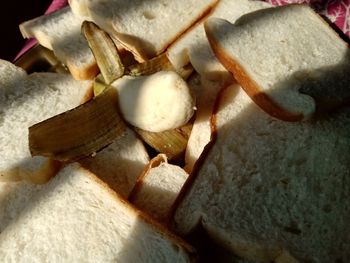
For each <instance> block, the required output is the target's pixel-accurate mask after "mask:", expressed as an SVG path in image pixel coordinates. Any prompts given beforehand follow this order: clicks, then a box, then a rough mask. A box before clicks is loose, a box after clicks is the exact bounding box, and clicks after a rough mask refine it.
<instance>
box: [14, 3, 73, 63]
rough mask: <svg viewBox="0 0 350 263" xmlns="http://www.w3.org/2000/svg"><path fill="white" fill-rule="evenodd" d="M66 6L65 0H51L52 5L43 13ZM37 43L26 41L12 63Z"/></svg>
mask: <svg viewBox="0 0 350 263" xmlns="http://www.w3.org/2000/svg"><path fill="white" fill-rule="evenodd" d="M67 4H68V1H67V0H53V1H52V3H51V4H50V5H49V7H48V8H47V10H46V11H45V15H47V14H50V13H52V12H55V11H57V10H58V9H61V8H62V7H65V6H66V5H67ZM37 43H38V41H37V40H36V39H34V38H30V39H28V40H27V41H26V43H25V44H24V46H23V48H22V49H21V50H20V51H19V52H18V54H17V55H16V57H15V59H14V60H13V61H14V62H15V61H16V60H18V59H19V58H20V57H21V56H23V55H24V54H25V53H26V52H27V51H28V50H29V49H31V48H32V47H34V46H35V45H36V44H37Z"/></svg>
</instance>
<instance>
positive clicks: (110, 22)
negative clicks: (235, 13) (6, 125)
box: [82, 0, 217, 59]
mask: <svg viewBox="0 0 350 263" xmlns="http://www.w3.org/2000/svg"><path fill="white" fill-rule="evenodd" d="M216 2H217V1H216V0H200V1H199V0H181V1H166V0H153V1H143V0H130V1H127V2H125V1H110V0H98V1H85V5H86V7H87V9H88V13H89V14H90V16H91V18H92V20H93V21H95V22H96V23H97V24H98V25H99V26H100V27H102V28H103V29H105V30H106V31H107V32H109V33H110V34H111V35H112V36H114V37H116V38H117V39H118V40H119V41H120V42H121V43H122V44H123V45H124V46H126V48H127V49H129V50H130V51H132V52H133V53H136V54H137V56H138V57H141V58H142V59H147V58H152V57H154V56H156V55H158V54H160V53H161V52H163V51H164V50H165V49H166V48H167V46H169V45H170V44H171V43H172V42H173V41H174V40H175V39H176V38H177V37H179V36H180V34H181V33H183V32H184V31H185V30H186V29H187V28H188V27H189V26H191V25H192V24H193V23H194V22H195V21H196V20H197V19H199V18H200V17H201V16H202V15H203V14H204V13H205V12H206V11H207V10H209V9H210V8H211V7H212V6H213V5H215V4H216ZM82 5H83V4H82Z"/></svg>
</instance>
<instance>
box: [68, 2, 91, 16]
mask: <svg viewBox="0 0 350 263" xmlns="http://www.w3.org/2000/svg"><path fill="white" fill-rule="evenodd" d="M68 3H69V5H70V8H71V9H72V12H73V14H74V15H76V16H78V17H85V18H86V19H87V20H89V17H90V15H89V9H88V8H87V6H86V0H68Z"/></svg>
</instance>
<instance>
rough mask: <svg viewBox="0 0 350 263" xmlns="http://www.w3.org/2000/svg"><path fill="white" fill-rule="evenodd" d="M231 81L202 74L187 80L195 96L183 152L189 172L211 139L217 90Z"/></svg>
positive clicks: (186, 168)
mask: <svg viewBox="0 0 350 263" xmlns="http://www.w3.org/2000/svg"><path fill="white" fill-rule="evenodd" d="M232 82H233V79H232V78H226V79H224V78H222V79H221V80H218V81H210V80H208V79H207V78H206V77H205V76H203V75H198V74H196V75H194V76H192V77H191V79H190V80H189V81H188V86H189V87H190V89H191V91H192V93H193V94H194V95H195V98H196V108H197V110H196V117H195V120H194V123H193V127H192V130H191V134H190V137H189V139H188V143H187V147H186V152H185V167H184V169H185V170H186V171H187V172H188V173H191V172H192V170H193V167H194V165H195V164H196V162H197V160H198V159H199V157H200V156H201V154H202V153H203V150H204V148H205V146H206V145H207V144H208V143H209V142H210V140H211V139H212V125H211V118H212V115H213V110H214V104H215V100H216V97H217V94H218V92H219V91H220V90H221V89H222V88H223V87H224V86H227V85H229V84H230V83H232Z"/></svg>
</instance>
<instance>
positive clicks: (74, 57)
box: [19, 6, 98, 80]
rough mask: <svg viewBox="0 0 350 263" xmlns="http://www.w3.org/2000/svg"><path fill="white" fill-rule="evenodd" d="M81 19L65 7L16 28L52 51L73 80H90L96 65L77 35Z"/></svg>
mask: <svg viewBox="0 0 350 263" xmlns="http://www.w3.org/2000/svg"><path fill="white" fill-rule="evenodd" d="M83 21H84V20H83V19H82V18H80V17H77V16H75V15H74V14H73V13H72V11H71V9H70V7H69V6H67V7H64V8H62V9H60V10H58V11H56V12H54V13H51V14H48V15H43V16H40V17H37V18H35V19H32V20H29V21H26V22H24V23H22V24H21V25H20V26H19V27H20V30H21V33H22V35H23V37H25V38H30V37H34V38H36V39H37V40H38V41H39V43H40V44H41V45H42V46H44V47H46V48H48V49H51V50H53V52H54V53H55V55H56V57H57V58H58V59H59V60H60V61H61V62H63V63H64V64H65V65H66V66H67V67H68V69H69V71H70V72H71V74H72V75H73V77H74V78H75V79H79V80H85V79H92V78H93V77H94V76H95V75H96V74H97V73H98V67H97V64H96V61H95V58H94V55H93V54H92V52H91V50H90V48H89V45H88V43H87V41H86V39H85V38H84V36H83V35H82V34H81V24H82V22H83Z"/></svg>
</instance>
